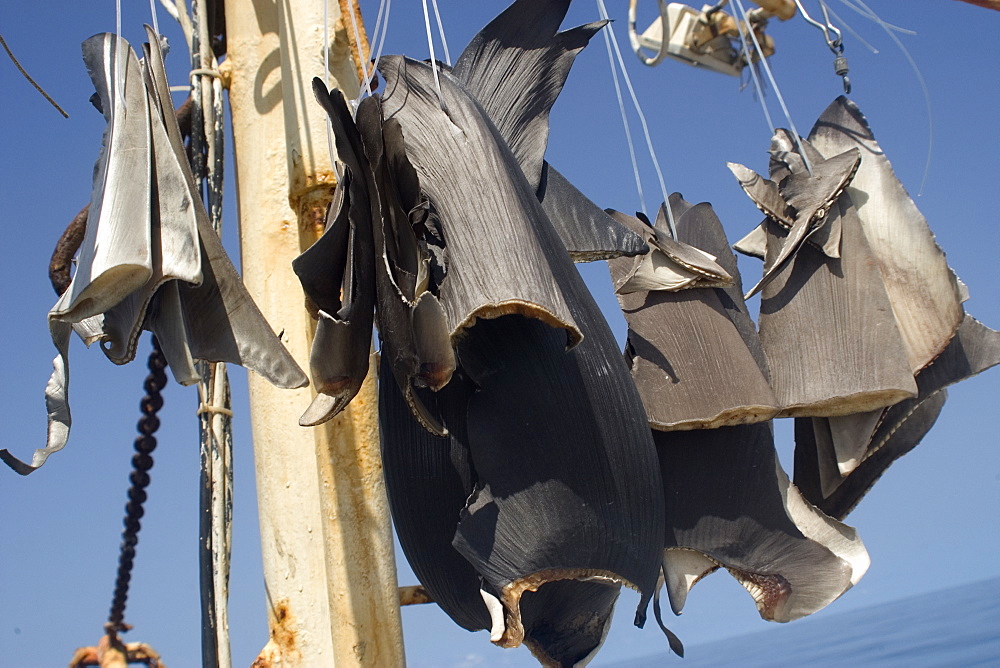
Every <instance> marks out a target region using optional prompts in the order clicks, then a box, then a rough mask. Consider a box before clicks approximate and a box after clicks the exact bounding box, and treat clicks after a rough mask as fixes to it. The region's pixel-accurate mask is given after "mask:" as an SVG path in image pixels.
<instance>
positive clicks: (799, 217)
mask: <svg viewBox="0 0 1000 668" xmlns="http://www.w3.org/2000/svg"><path fill="white" fill-rule="evenodd" d="M860 160H861V155H860V153H859V152H858V151H857V150H853V151H845V152H844V153H842V154H840V155H838V156H836V157H833V158H830V159H829V160H825V161H822V162H819V163H816V164H814V165H813V173H812V175H810V174H809V173H808V172H795V171H793V172H791V173H790V174H789V175H788V176H787V177H785V178H784V179H782V181H781V183H780V184H779V190H780V191H781V196H782V198H783V199H784V200H785V201H786V202H788V204H789V205H790V206H791V207H792V208H793V209H794V210H795V222H794V223H793V225H792V227H791V229H790V230H789V231H788V235H787V236H786V237H785V239H784V242H783V243H782V245H781V249H780V251H778V252H777V253H776V254H775V255H774V256H773V259H772V260H771V261H770V262H769V263H768V266H767V267H766V268H765V271H764V276H763V277H762V278H761V279H760V281H759V282H758V283H757V285H755V286H754V287H753V288H752V289H751V290H750V292H748V293H747V295H746V298H747V299H749V298H750V297H751V296H752V295H755V294H756V293H757V292H759V291H760V290H761V289H763V287H764V286H765V285H767V284H768V283H769V282H770V281H771V280H773V279H774V277H775V276H776V275H777V274H778V272H780V271H781V270H782V269H784V268H785V266H786V265H787V263H788V261H789V260H790V259H791V258H792V257H793V256H794V255H795V254H796V253H797V252H798V251H799V249H800V248H802V245H803V244H804V243H805V241H806V239H808V238H809V237H811V236H812V235H813V234H816V233H818V230H820V229H821V228H822V227H824V226H825V225H826V223H827V222H829V221H828V220H827V212H828V211H829V210H830V209H831V208H832V207H833V206H834V205H835V204H836V202H837V199H838V198H839V197H840V195H841V193H843V192H844V189H845V188H846V187H847V185H848V184H849V183H850V182H851V178H852V177H853V176H854V173H855V172H856V171H857V169H858V166H859V164H860ZM838 236H839V235H838ZM839 246H840V239H839V238H837V239H836V241H835V243H834V247H835V249H836V250H835V255H834V256H833V257H839Z"/></svg>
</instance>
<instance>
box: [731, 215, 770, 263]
mask: <svg viewBox="0 0 1000 668" xmlns="http://www.w3.org/2000/svg"><path fill="white" fill-rule="evenodd" d="M765 224H766V221H765V222H763V223H761V224H760V225H758V226H757V227H755V228H753V229H752V230H750V232H748V233H747V235H746V236H745V237H743V238H742V239H740V240H739V241H737V242H736V243H734V244H733V249H734V250H737V251H739V252H740V253H743V254H744V255H749V256H750V257H755V258H757V259H758V260H763V259H764V258H765V257H766V256H767V229H766V228H765Z"/></svg>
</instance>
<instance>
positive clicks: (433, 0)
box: [431, 0, 451, 67]
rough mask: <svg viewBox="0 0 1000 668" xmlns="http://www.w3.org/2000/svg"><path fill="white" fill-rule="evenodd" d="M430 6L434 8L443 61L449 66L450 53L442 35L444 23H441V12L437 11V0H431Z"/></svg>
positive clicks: (445, 39) (446, 41)
mask: <svg viewBox="0 0 1000 668" xmlns="http://www.w3.org/2000/svg"><path fill="white" fill-rule="evenodd" d="M431 6H432V7H433V8H434V19H435V20H436V21H437V26H438V35H439V36H440V37H441V47H442V48H443V49H444V62H446V63H447V64H448V67H451V53H449V52H448V40H447V38H445V36H444V25H442V23H441V12H439V11H438V2H437V0H431Z"/></svg>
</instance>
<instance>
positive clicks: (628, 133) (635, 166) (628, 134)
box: [601, 30, 646, 213]
mask: <svg viewBox="0 0 1000 668" xmlns="http://www.w3.org/2000/svg"><path fill="white" fill-rule="evenodd" d="M601 32H602V33H603V34H604V40H605V42H606V43H607V46H608V63H609V64H610V65H611V76H612V78H613V80H614V82H615V93H616V94H617V96H618V109H619V111H620V112H621V115H622V125H623V126H624V127H625V139H626V142H627V143H628V153H629V157H630V158H631V159H632V173H633V174H634V176H635V187H636V190H638V191H639V210H640V211H642V212H643V213H646V198H645V196H644V195H643V193H642V178H641V177H640V176H639V163H638V162H637V161H636V157H635V143H634V142H633V141H632V130H631V128H630V127H629V123H628V114H627V113H625V100H624V98H623V97H622V87H621V83H619V81H618V68H617V67H615V59H614V58H613V57H612V55H611V37H610V36H609V35H608V33H607V31H604V30H602V31H601Z"/></svg>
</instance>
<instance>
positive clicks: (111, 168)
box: [0, 33, 152, 475]
mask: <svg viewBox="0 0 1000 668" xmlns="http://www.w3.org/2000/svg"><path fill="white" fill-rule="evenodd" d="M119 47H123V48H124V52H123V53H120V52H119ZM119 57H124V58H125V59H126V61H125V65H124V67H122V66H120V64H119V61H118V60H117V59H118V58H119ZM83 59H84V63H85V64H86V65H87V70H88V72H89V73H90V78H91V80H92V81H93V83H94V87H95V88H96V90H97V93H96V98H97V99H98V100H99V105H100V108H101V111H102V113H104V117H105V119H107V121H108V125H107V128H106V129H105V131H104V136H103V138H102V141H101V154H100V156H99V157H98V159H97V163H96V165H95V167H94V184H93V190H92V193H91V204H90V211H91V215H90V216H89V218H88V225H87V228H86V232H85V236H84V240H83V243H82V245H81V247H80V254H79V257H78V262H77V270H76V273H75V274H74V276H73V280H72V281H71V282H70V285H69V287H68V288H67V289H66V291H65V292H64V293H63V294H62V296H61V297H60V298H59V299H58V300H57V301H56V304H55V305H54V306H53V307H52V309H51V310H50V311H49V316H48V322H49V334H50V335H51V337H52V343H53V345H54V346H55V348H56V351H57V355H56V357H55V358H54V359H53V360H52V375H51V376H50V377H49V381H48V383H47V384H46V387H45V406H46V412H47V414H48V427H47V432H46V442H45V446H44V447H42V448H38V449H36V450H35V452H34V453H33V454H32V458H31V462H30V463H25V462H23V461H21V460H20V459H18V458H17V457H15V456H14V455H13V454H11V453H10V451H8V450H6V449H4V450H0V461H3V462H4V463H5V464H7V465H8V466H10V467H11V468H12V469H13V470H14V471H16V472H17V473H18V474H20V475H28V474H29V473H31V472H32V471H35V470H36V469H37V468H38V467H40V466H42V464H44V463H45V461H46V460H47V459H48V457H49V456H50V455H51V454H52V453H54V452H58V451H59V450H62V449H63V448H64V447H65V446H66V442H67V441H68V439H69V432H70V427H71V425H72V417H71V414H70V407H69V341H70V336H71V334H72V332H73V326H74V323H79V322H83V323H86V324H87V328H88V329H89V330H90V332H91V336H93V337H95V338H96V337H99V336H102V335H103V318H101V317H100V315H101V314H102V313H103V312H104V311H105V310H107V309H108V308H110V307H112V306H114V305H115V304H117V303H119V302H120V301H121V300H122V299H124V298H125V297H126V296H127V295H128V293H129V292H131V291H132V290H134V289H136V288H137V287H139V286H141V285H142V283H143V282H145V281H146V280H147V279H148V277H149V275H150V273H151V268H150V265H151V263H152V250H151V240H150V239H149V215H150V191H149V184H148V182H147V181H146V180H145V179H136V178H135V174H143V173H144V172H145V173H147V174H148V173H149V171H150V169H151V167H150V161H151V156H150V143H149V117H148V114H146V107H145V104H146V97H145V88H144V87H143V85H142V73H141V70H140V68H139V62H138V60H137V59H136V56H135V53H134V52H133V51H132V47H131V46H129V45H128V42H126V41H125V40H123V39H120V38H118V37H117V36H116V35H112V34H110V33H102V34H98V35H94V36H93V37H91V38H89V39H87V40H86V41H85V42H83ZM118 72H121V73H123V74H124V75H125V81H123V82H122V85H121V89H122V91H123V97H124V99H119V98H118V96H117V94H116V92H115V91H116V85H115V81H114V76H115V74H116V73H118ZM121 104H125V105H126V106H127V107H128V108H129V109H133V110H135V113H129V114H124V113H121V106H120V105H121ZM133 105H134V106H133ZM144 117H145V118H144ZM126 146H128V147H129V148H130V149H132V150H130V151H125V150H123V149H124V148H125V147H126ZM123 240H125V241H127V242H128V243H122V241H123Z"/></svg>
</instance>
